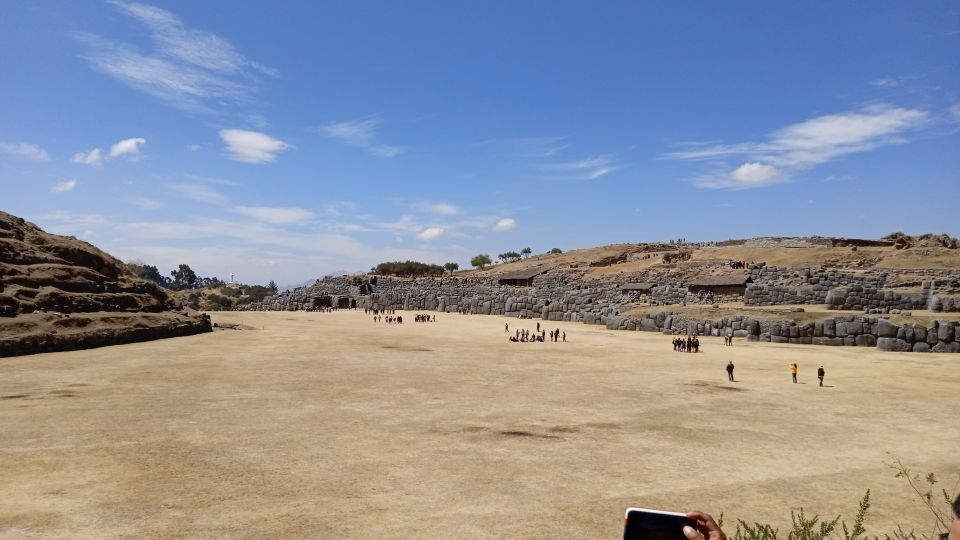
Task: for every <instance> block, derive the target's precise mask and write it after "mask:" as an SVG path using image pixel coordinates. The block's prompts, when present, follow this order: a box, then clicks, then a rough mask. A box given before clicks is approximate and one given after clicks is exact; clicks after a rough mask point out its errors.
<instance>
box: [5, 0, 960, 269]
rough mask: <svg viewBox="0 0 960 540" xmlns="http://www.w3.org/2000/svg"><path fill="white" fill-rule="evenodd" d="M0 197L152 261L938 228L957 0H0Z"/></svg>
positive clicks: (394, 254) (948, 150) (952, 190)
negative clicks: (154, 0)
mask: <svg viewBox="0 0 960 540" xmlns="http://www.w3.org/2000/svg"><path fill="white" fill-rule="evenodd" d="M0 69H2V72H3V73H4V74H5V76H4V77H3V84H0V184H2V185H3V190H2V193H3V195H2V199H0V208H2V209H3V210H6V211H8V212H11V213H14V214H17V215H20V216H23V217H25V218H27V219H29V220H31V221H33V222H35V223H37V224H39V225H40V226H42V227H43V228H45V229H47V230H49V231H51V232H56V233H60V234H71V235H75V236H77V237H80V238H83V239H85V240H88V241H90V242H92V243H94V244H96V245H98V246H100V247H102V248H104V249H106V250H107V251H109V252H111V253H112V254H114V255H116V256H118V257H120V258H122V259H124V260H131V259H138V260H143V261H145V262H147V263H150V264H154V265H157V266H158V267H160V269H161V271H164V272H168V271H169V269H171V268H173V267H174V266H175V265H176V264H178V263H180V262H186V263H188V264H190V265H191V266H192V267H193V268H194V269H195V270H196V271H197V272H198V273H200V274H202V275H215V276H219V277H229V275H230V274H231V273H235V274H236V275H237V277H238V279H240V280H242V281H246V282H265V281H267V280H269V279H274V280H276V281H278V282H280V283H293V282H299V281H302V280H306V279H311V278H313V277H317V276H320V275H323V274H325V273H327V272H330V271H335V270H363V269H366V268H369V267H370V266H372V265H373V264H376V263H377V262H381V261H384V260H395V259H408V258H409V259H417V260H422V261H425V262H435V263H443V262H446V261H455V262H458V263H460V265H461V267H467V266H468V261H469V259H470V257H471V256H472V255H474V254H476V253H481V252H486V253H490V254H491V255H493V256H494V257H496V254H498V253H501V252H504V251H509V250H515V251H519V250H520V248H523V247H526V246H529V247H532V248H533V250H534V252H543V251H546V250H548V249H550V248H553V247H560V248H562V249H565V250H566V249H572V248H576V247H587V246H593V245H601V244H608V243H614V242H643V241H655V240H665V239H670V238H676V237H686V238H688V239H691V240H695V239H696V240H701V239H702V240H722V239H725V238H736V237H746V236H760V235H806V234H821V235H846V236H867V237H877V236H880V235H883V234H886V233H889V232H892V231H895V230H903V231H905V232H912V233H919V232H938V233H939V232H948V233H951V234H954V235H957V234H958V233H960V217H958V216H960V211H958V206H957V201H958V193H960V191H958V189H960V151H958V150H960V134H958V128H960V5H958V4H956V3H954V2H909V3H907V2H870V3H865V2H803V3H799V2H795V3H786V2H777V3H771V2H659V3H653V2H649V3H647V2H573V1H564V2H555V3H547V2H466V1H443V2H386V1H385V2H354V1H349V2H348V1H339V2H273V3H269V4H268V3H261V4H255V3H245V2H244V3H238V2H225V1H224V2H221V1H205V2H193V1H182V2H181V1H178V2H165V3H162V4H138V3H128V2H121V1H116V2H102V3H101V2H71V1H40V2H17V3H15V2H5V3H4V7H3V16H2V17H0Z"/></svg>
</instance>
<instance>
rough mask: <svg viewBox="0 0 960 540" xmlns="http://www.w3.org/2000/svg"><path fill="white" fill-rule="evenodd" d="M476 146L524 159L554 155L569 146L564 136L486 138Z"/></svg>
mask: <svg viewBox="0 0 960 540" xmlns="http://www.w3.org/2000/svg"><path fill="white" fill-rule="evenodd" d="M477 146H486V147H491V148H493V149H494V150H495V151H499V153H502V154H504V155H507V156H510V157H519V158H525V159H544V158H549V157H553V156H556V155H557V154H559V153H561V152H563V151H564V150H566V149H567V148H569V147H570V144H569V143H568V142H567V138H566V137H558V136H545V137H514V138H506V139H487V140H485V141H480V142H479V143H477Z"/></svg>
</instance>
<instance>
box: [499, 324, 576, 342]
mask: <svg viewBox="0 0 960 540" xmlns="http://www.w3.org/2000/svg"><path fill="white" fill-rule="evenodd" d="M503 332H504V333H506V334H509V333H510V323H506V324H504V325H503ZM507 339H509V340H510V341H511V342H515V343H521V342H522V343H531V342H539V343H543V342H544V341H547V331H546V330H541V329H540V323H537V329H536V330H535V331H530V330H527V329H522V330H521V329H517V330H515V331H514V333H513V335H511V336H508V338H507ZM549 340H550V341H553V342H555V343H556V342H560V341H563V342H564V343H566V341H567V333H566V332H561V331H560V329H559V328H557V329H556V330H551V331H550V338H549Z"/></svg>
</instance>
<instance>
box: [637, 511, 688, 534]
mask: <svg viewBox="0 0 960 540" xmlns="http://www.w3.org/2000/svg"><path fill="white" fill-rule="evenodd" d="M684 525H690V526H691V527H692V526H694V523H693V521H691V520H690V519H688V518H687V517H686V516H684V515H683V514H674V513H670V512H658V511H655V510H644V509H639V508H631V509H629V510H628V511H627V518H626V523H625V525H624V527H623V540H687V537H686V536H684V535H683V526H684Z"/></svg>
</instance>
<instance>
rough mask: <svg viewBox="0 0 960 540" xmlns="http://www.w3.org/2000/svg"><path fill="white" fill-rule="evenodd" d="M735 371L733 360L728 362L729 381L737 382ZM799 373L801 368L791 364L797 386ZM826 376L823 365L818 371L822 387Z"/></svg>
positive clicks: (792, 375) (791, 373) (792, 376)
mask: <svg viewBox="0 0 960 540" xmlns="http://www.w3.org/2000/svg"><path fill="white" fill-rule="evenodd" d="M733 369H734V365H733V360H731V361H729V362H727V380H728V381H730V382H737V381H736V380H734V378H733ZM798 371H799V368H798V367H797V364H796V363H792V364H790V378H791V379H792V380H793V384H797V372H798ZM826 375H827V371H826V370H825V369H823V366H822V365H821V366H820V367H819V368H818V369H817V379H819V380H820V386H823V378H824V377H826Z"/></svg>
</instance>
